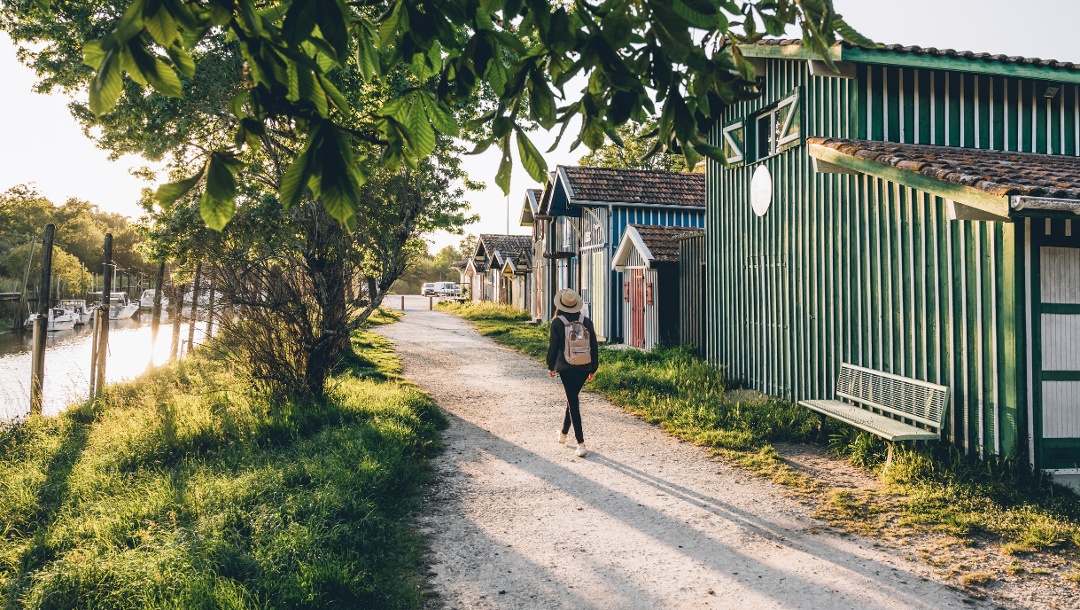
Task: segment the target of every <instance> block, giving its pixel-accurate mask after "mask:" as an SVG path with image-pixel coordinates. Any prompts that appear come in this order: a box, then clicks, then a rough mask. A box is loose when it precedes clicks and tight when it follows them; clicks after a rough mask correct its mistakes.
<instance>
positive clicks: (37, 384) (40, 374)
mask: <svg viewBox="0 0 1080 610" xmlns="http://www.w3.org/2000/svg"><path fill="white" fill-rule="evenodd" d="M55 231H56V225H54V224H53V223H51V222H50V223H49V224H47V225H45V234H44V235H43V236H42V238H41V283H40V284H39V285H38V302H37V314H38V315H37V317H36V318H34V344H33V345H34V348H33V352H32V353H31V358H32V359H33V360H32V361H31V365H30V414H31V415H40V414H41V407H42V404H44V397H43V394H42V390H43V388H44V387H45V339H46V338H47V337H48V336H49V306H50V305H51V304H52V303H50V302H49V293H50V292H51V291H50V290H49V284H50V283H51V282H52V247H53V233H54V232H55Z"/></svg>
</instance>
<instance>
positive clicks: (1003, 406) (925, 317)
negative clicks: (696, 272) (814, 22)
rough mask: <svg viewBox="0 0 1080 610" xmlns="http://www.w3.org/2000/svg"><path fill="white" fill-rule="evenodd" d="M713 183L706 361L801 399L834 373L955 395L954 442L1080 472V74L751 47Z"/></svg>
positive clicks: (1009, 64)
mask: <svg viewBox="0 0 1080 610" xmlns="http://www.w3.org/2000/svg"><path fill="white" fill-rule="evenodd" d="M741 50H742V52H743V54H744V55H745V56H746V57H748V58H750V60H751V61H752V62H753V63H754V66H755V68H756V69H757V74H758V76H759V77H760V90H761V96H760V98H758V99H756V100H752V101H746V102H741V103H738V104H735V105H733V106H731V107H729V108H728V109H727V110H726V114H725V116H724V119H723V122H722V126H721V127H720V128H718V129H717V131H716V133H715V142H716V144H717V145H718V146H722V147H724V148H725V150H726V152H727V155H728V159H729V160H730V164H729V165H728V166H723V165H720V164H716V163H713V164H711V165H710V166H709V168H708V184H707V188H708V196H707V200H708V206H707V207H708V209H707V215H706V223H707V225H708V226H709V232H708V235H707V237H706V260H707V265H706V273H707V279H706V284H707V285H708V286H710V292H709V298H708V302H707V308H708V317H707V319H708V329H707V337H708V339H707V346H708V354H709V359H710V360H711V361H713V362H715V363H716V364H718V365H722V366H723V367H725V368H726V369H727V370H728V371H729V372H730V373H731V375H732V376H733V377H736V378H740V379H742V380H744V381H745V382H746V384H747V385H749V386H751V387H753V388H756V389H759V390H762V391H764V392H767V393H770V394H774V395H779V396H783V397H786V398H789V399H791V400H803V399H816V398H833V397H834V392H833V391H834V387H835V381H836V376H837V372H838V368H839V366H840V363H841V362H848V363H852V364H855V365H859V366H864V367H869V368H873V369H877V370H881V371H885V372H888V373H893V374H896V375H902V376H906V377H914V378H918V379H923V380H927V381H930V382H935V383H939V384H943V385H946V386H948V387H949V388H950V391H951V397H952V398H951V404H950V407H949V413H948V420H947V423H946V429H945V431H944V433H943V435H944V436H945V437H946V438H945V440H947V441H951V442H953V443H955V444H956V445H958V446H960V447H963V448H965V449H966V450H968V451H970V452H972V453H977V454H980V455H988V454H997V455H1022V456H1025V457H1026V459H1028V460H1030V462H1031V464H1032V465H1033V466H1035V467H1037V468H1042V469H1045V470H1049V471H1052V472H1054V473H1055V474H1056V475H1059V476H1060V477H1062V478H1065V479H1068V478H1070V477H1072V478H1080V398H1078V397H1080V216H1077V214H1080V157H1078V156H1077V155H1078V154H1080V67H1078V66H1076V65H1073V64H1071V63H1064V62H1058V61H1046V60H1038V59H1027V58H1020V57H1006V56H1002V55H988V54H974V53H964V52H956V51H951V50H938V49H923V48H918V47H901V46H896V45H892V46H884V47H881V48H878V49H861V48H856V47H850V46H845V45H837V46H835V47H834V48H833V49H832V59H833V60H834V61H835V62H836V69H835V70H831V69H829V67H828V66H827V65H826V64H825V63H824V62H822V61H820V60H819V59H818V58H816V57H815V56H814V55H813V54H812V53H810V52H809V51H808V50H807V49H804V48H803V47H802V46H801V44H800V43H799V41H797V40H768V41H763V42H761V43H757V44H749V45H744V46H742V47H741Z"/></svg>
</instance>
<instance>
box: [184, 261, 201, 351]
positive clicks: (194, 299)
mask: <svg viewBox="0 0 1080 610" xmlns="http://www.w3.org/2000/svg"><path fill="white" fill-rule="evenodd" d="M201 282H202V261H199V262H197V263H195V285H194V286H192V287H191V321H189V322H188V334H187V353H189V354H190V353H191V350H192V349H194V348H195V322H196V321H197V320H198V319H199V313H198V311H199V284H200V283H201Z"/></svg>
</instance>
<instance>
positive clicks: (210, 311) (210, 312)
mask: <svg viewBox="0 0 1080 610" xmlns="http://www.w3.org/2000/svg"><path fill="white" fill-rule="evenodd" d="M216 277H217V274H216V273H215V268H214V267H213V266H212V265H211V267H210V299H209V301H210V302H209V303H207V305H206V334H205V335H204V336H205V337H206V338H205V339H204V341H206V340H209V339H210V337H212V336H213V333H214V292H215V290H214V279H215V278H216Z"/></svg>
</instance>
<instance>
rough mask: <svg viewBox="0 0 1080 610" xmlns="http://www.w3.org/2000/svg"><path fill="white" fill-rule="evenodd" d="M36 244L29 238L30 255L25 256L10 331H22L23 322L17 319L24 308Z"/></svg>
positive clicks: (35, 239)
mask: <svg viewBox="0 0 1080 610" xmlns="http://www.w3.org/2000/svg"><path fill="white" fill-rule="evenodd" d="M36 242H37V238H34V237H32V238H30V253H29V254H27V255H26V271H24V272H23V278H22V292H20V293H19V308H18V309H17V310H15V325H14V327H12V329H11V330H14V331H16V332H17V331H20V330H22V325H23V322H22V320H21V319H20V318H19V316H21V315H22V312H23V308H24V307H26V305H27V303H26V283H27V282H29V281H30V262H31V261H33V260H34V244H35V243H36Z"/></svg>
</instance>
